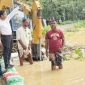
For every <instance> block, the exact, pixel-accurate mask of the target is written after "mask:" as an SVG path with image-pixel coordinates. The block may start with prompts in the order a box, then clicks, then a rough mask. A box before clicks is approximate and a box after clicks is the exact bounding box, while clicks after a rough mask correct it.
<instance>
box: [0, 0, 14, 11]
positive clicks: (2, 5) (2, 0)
mask: <svg viewBox="0 0 85 85" xmlns="http://www.w3.org/2000/svg"><path fill="white" fill-rule="evenodd" d="M6 8H13V0H7V1H6V0H0V10H4V9H6Z"/></svg>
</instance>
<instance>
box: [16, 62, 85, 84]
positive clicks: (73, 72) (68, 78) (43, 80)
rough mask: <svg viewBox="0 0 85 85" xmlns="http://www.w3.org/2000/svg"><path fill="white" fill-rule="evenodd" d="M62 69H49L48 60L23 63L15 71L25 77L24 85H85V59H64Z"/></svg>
mask: <svg viewBox="0 0 85 85" xmlns="http://www.w3.org/2000/svg"><path fill="white" fill-rule="evenodd" d="M63 65H64V68H63V69H62V70H59V69H57V70H55V71H51V69H50V62H49V61H47V60H46V61H41V62H34V64H33V65H29V64H28V63H25V64H24V66H22V67H20V66H19V65H16V69H17V71H18V72H19V73H20V75H21V76H23V77H24V79H25V84H26V85H85V61H76V60H70V61H64V62H63Z"/></svg>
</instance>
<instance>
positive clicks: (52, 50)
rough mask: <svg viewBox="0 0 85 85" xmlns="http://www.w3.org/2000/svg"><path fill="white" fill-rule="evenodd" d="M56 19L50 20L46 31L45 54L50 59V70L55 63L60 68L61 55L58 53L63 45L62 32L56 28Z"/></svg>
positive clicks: (53, 67) (53, 68) (54, 67)
mask: <svg viewBox="0 0 85 85" xmlns="http://www.w3.org/2000/svg"><path fill="white" fill-rule="evenodd" d="M56 25H57V23H56V21H51V30H49V31H48V32H47V33H46V37H45V39H46V43H45V46H46V55H47V56H48V53H49V59H50V61H51V68H52V70H55V69H56V65H57V66H59V69H62V68H63V66H62V57H61V55H60V53H61V50H62V48H63V46H64V41H65V40H64V34H63V32H62V31H61V30H59V29H57V26H56Z"/></svg>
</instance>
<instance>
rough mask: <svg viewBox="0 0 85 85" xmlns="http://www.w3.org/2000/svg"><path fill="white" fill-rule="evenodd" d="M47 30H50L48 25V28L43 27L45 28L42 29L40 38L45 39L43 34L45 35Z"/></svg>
mask: <svg viewBox="0 0 85 85" xmlns="http://www.w3.org/2000/svg"><path fill="white" fill-rule="evenodd" d="M48 30H50V26H49V25H48V26H45V27H44V28H43V31H42V37H45V34H46V32H47V31H48Z"/></svg>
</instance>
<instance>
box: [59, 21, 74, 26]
mask: <svg viewBox="0 0 85 85" xmlns="http://www.w3.org/2000/svg"><path fill="white" fill-rule="evenodd" d="M71 23H74V21H69V20H68V21H64V22H61V23H60V25H65V24H71Z"/></svg>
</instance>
